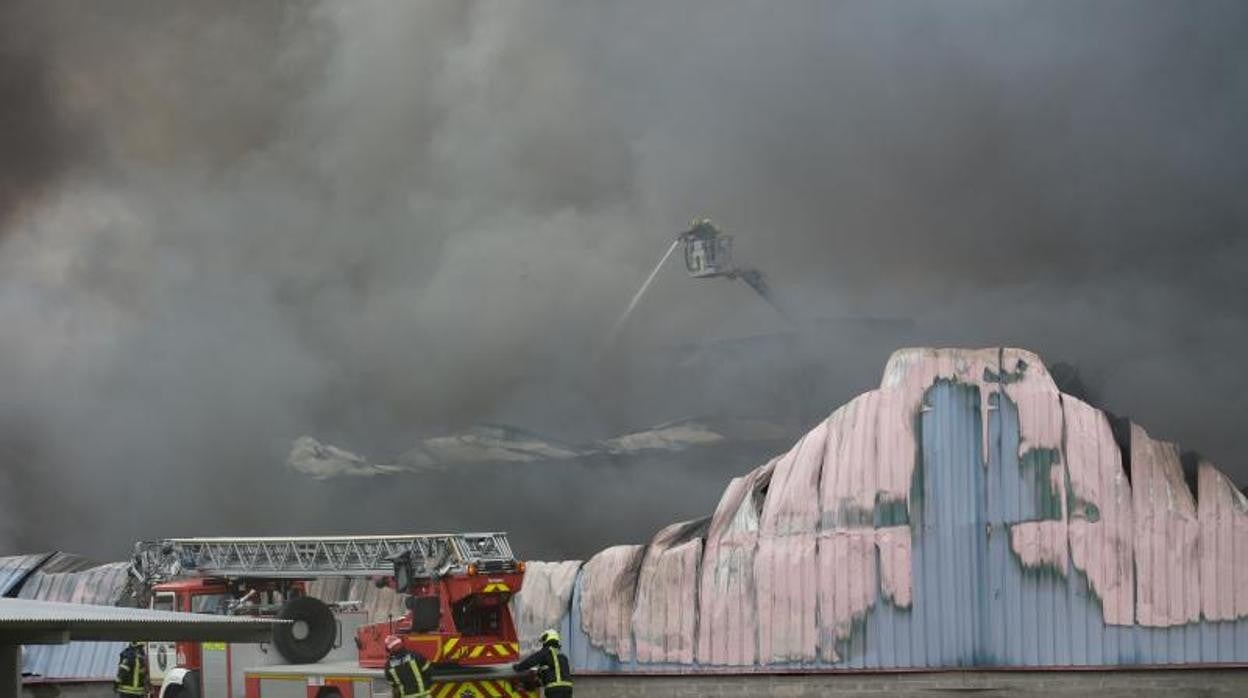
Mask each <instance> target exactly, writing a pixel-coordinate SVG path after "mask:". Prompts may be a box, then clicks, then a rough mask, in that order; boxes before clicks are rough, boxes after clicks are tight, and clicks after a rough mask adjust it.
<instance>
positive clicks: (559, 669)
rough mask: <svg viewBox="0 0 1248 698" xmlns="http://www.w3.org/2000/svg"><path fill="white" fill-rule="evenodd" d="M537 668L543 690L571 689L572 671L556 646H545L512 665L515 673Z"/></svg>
mask: <svg viewBox="0 0 1248 698" xmlns="http://www.w3.org/2000/svg"><path fill="white" fill-rule="evenodd" d="M533 667H538V669H537V675H538V678H540V679H541V680H542V686H543V687H544V688H571V687H572V669H571V667H569V666H568V658H567V656H565V655H564V654H563V653H562V652H560V651H559V647H558V645H547V646H545V647H543V648H541V649H539V650H537V651H536V652H534V653H533V654H530V655H529V656H527V657H525V658H524V659H523V660H521V661H520V663H519V664H516V665H514V666H513V667H512V668H514V669H515V670H516V671H528V670H529V669H532V668H533Z"/></svg>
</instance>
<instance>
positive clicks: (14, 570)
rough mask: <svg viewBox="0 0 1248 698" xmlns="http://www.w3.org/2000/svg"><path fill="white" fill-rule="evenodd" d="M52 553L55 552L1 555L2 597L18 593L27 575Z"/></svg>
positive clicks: (0, 578)
mask: <svg viewBox="0 0 1248 698" xmlns="http://www.w3.org/2000/svg"><path fill="white" fill-rule="evenodd" d="M52 555H53V553H37V554H34V555H10V556H8V557H0V597H2V596H11V595H13V594H15V593H17V589H18V587H20V586H21V585H22V582H23V581H25V580H26V577H27V576H28V575H29V574H30V573H31V572H33V571H35V569H36V568H38V567H39V565H41V564H43V563H44V561H46V560H47V559H48V558H50V557H51V556H52Z"/></svg>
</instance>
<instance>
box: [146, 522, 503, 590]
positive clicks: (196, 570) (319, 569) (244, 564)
mask: <svg viewBox="0 0 1248 698" xmlns="http://www.w3.org/2000/svg"><path fill="white" fill-rule="evenodd" d="M404 554H408V555H409V556H410V560H411V564H412V566H413V570H414V571H415V573H416V574H419V575H421V576H439V575H443V574H446V573H448V572H453V571H462V570H465V569H467V567H468V565H469V564H475V565H478V566H479V567H481V568H482V569H485V568H493V567H497V566H500V565H503V566H505V565H510V564H514V563H515V561H516V560H515V556H514V555H513V554H512V551H511V544H510V543H509V542H508V541H507V534H506V533H446V534H442V533H434V534H419V535H407V536H326V537H316V536H309V537H293V538H282V537H265V538H165V539H161V540H151V541H139V542H138V543H135V545H134V559H133V561H132V562H131V573H132V574H133V575H134V576H135V577H136V578H137V579H139V580H141V581H143V582H145V583H149V584H150V583H153V582H161V581H165V580H169V579H174V578H178V577H187V576H200V577H227V578H248V577H250V578H270V579H272V578H277V579H314V578H317V577H327V576H331V577H341V576H352V577H373V576H389V575H392V574H394V562H393V560H394V558H396V557H398V556H401V555H404Z"/></svg>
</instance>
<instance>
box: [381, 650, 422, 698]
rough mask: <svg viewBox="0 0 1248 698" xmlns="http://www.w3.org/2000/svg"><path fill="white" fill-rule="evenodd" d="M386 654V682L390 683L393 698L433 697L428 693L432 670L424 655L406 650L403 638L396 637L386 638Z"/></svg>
mask: <svg viewBox="0 0 1248 698" xmlns="http://www.w3.org/2000/svg"><path fill="white" fill-rule="evenodd" d="M386 653H387V654H389V655H390V661H389V662H387V663H386V680H387V681H389V682H390V690H391V691H392V692H393V693H394V698H429V697H430V696H431V695H433V694H431V693H430V692H429V685H430V684H431V683H433V670H432V667H431V665H430V664H429V660H427V659H425V657H424V655H422V654H421V653H419V652H413V651H411V650H409V649H407V647H405V646H404V645H403V638H401V637H399V636H398V635H387V636H386Z"/></svg>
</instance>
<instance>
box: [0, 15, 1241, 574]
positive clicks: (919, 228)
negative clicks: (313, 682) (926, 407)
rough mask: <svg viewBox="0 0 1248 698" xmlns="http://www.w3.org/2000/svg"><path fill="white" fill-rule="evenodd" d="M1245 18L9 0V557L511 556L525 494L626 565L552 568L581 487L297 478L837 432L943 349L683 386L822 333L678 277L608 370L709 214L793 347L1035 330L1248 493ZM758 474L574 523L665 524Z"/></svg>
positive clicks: (604, 534) (585, 530)
mask: <svg viewBox="0 0 1248 698" xmlns="http://www.w3.org/2000/svg"><path fill="white" fill-rule="evenodd" d="M1245 30H1248V10H1245V8H1244V7H1243V5H1242V4H1241V3H1234V2H1226V3H1222V2H1207V3H1201V4H1200V5H1199V7H1196V8H1188V7H1176V6H1173V5H1172V4H1170V3H1164V2H1157V3H1138V2H1133V3H1113V2H1109V3H1098V4H1097V5H1096V6H1095V7H1082V6H1077V5H1070V6H1067V5H1052V4H1050V3H1022V2H1017V3H974V2H965V3H943V2H942V3H932V4H915V3H889V2H884V3H880V2H861V3H841V4H829V3H822V2H819V3H796V4H788V5H786V7H785V8H783V10H782V11H777V9H776V8H773V7H769V6H764V5H762V4H749V3H740V4H724V3H720V2H707V3H692V4H690V3H682V4H681V6H679V7H676V6H669V5H667V4H663V3H641V4H637V3H629V4H628V5H627V6H614V5H613V6H609V7H600V6H576V7H571V6H568V5H566V4H560V3H538V4H526V5H525V6H524V7H523V8H521V7H518V6H514V5H512V4H509V3H503V2H470V3H453V4H447V5H439V6H426V5H412V6H402V7H394V6H390V5H385V4H380V3H378V4H372V3H351V4H341V3H322V2H296V3H280V4H279V3H255V2H232V3H213V4H212V5H205V6H201V5H193V6H192V5H187V6H179V7H171V6H169V5H168V4H167V3H154V2H137V1H136V2H120V3H118V2H111V3H107V4H92V5H91V6H88V7H83V6H81V5H79V4H73V5H71V4H61V3H48V2H34V1H33V0H13V1H12V2H8V3H5V4H4V7H3V8H2V9H0V40H2V41H3V47H2V50H0V97H3V102H4V103H5V104H6V105H7V106H6V108H5V109H4V114H3V116H0V228H2V229H3V230H2V236H0V323H2V324H3V328H4V332H3V333H2V335H0V336H2V337H3V339H2V340H0V342H2V344H0V353H2V354H3V355H4V357H5V360H4V361H3V362H2V363H0V458H2V459H3V460H2V465H0V509H2V510H3V512H4V514H3V515H2V516H0V550H8V549H42V548H64V549H73V550H81V551H83V552H87V553H92V554H95V555H97V556H100V557H104V558H108V557H113V556H119V555H122V554H125V552H126V551H127V550H128V544H129V542H130V541H132V540H133V539H136V538H141V537H151V536H154V535H171V534H212V533H222V534H224V533H252V534H254V533H274V534H280V533H315V532H343V528H344V526H347V527H350V528H353V529H354V530H365V531H376V530H382V529H399V528H409V527H412V526H418V525H419V526H424V525H427V524H432V525H436V527H437V528H440V529H441V528H453V527H460V526H462V527H466V528H489V527H494V525H496V523H497V517H496V516H495V515H494V514H493V512H495V511H497V507H496V506H494V504H493V503H494V502H499V501H509V502H510V504H511V506H513V507H515V508H516V509H517V510H520V511H524V512H526V513H527V514H528V516H530V517H534V518H543V519H545V520H546V521H547V522H548V525H543V526H534V527H533V528H532V529H530V530H532V533H531V534H529V535H527V537H526V539H518V540H517V541H516V542H517V546H518V549H520V550H522V551H526V552H528V553H529V554H532V555H540V556H562V555H573V556H575V555H581V554H584V553H586V552H588V551H590V550H593V549H596V548H599V547H601V546H602V545H604V544H606V543H607V542H608V541H609V540H611V539H612V536H613V531H611V530H609V528H610V527H608V526H603V527H594V526H582V527H580V528H579V529H578V530H576V531H573V532H563V533H562V534H560V535H561V536H563V537H562V538H559V542H558V543H549V542H548V541H549V540H554V537H553V536H551V537H548V536H546V535H544V532H545V531H550V530H554V529H557V528H559V523H558V522H557V521H551V520H550V519H549V517H553V516H554V514H553V512H554V511H556V510H558V507H555V506H549V505H548V502H549V500H550V498H551V497H552V495H551V492H550V490H549V488H547V487H546V486H540V485H537V484H534V485H532V486H529V487H523V488H520V489H519V490H516V489H514V488H513V489H512V490H509V491H507V492H503V491H501V490H500V491H495V492H485V491H483V490H488V489H489V488H491V486H492V484H491V483H492V482H494V481H493V480H491V479H489V478H487V479H486V480H484V481H474V482H469V481H468V480H467V479H466V478H461V479H451V480H440V481H430V480H425V481H422V482H420V483H416V482H411V483H409V484H407V485H406V486H405V490H404V491H403V492H400V493H395V494H393V495H391V494H389V493H384V494H379V495H378V502H377V504H376V505H375V506H370V507H361V511H359V512H355V511H352V512H350V513H349V514H346V515H344V511H343V507H342V505H341V502H342V501H343V500H344V497H345V495H344V492H345V489H343V486H340V485H330V484H325V485H324V486H322V487H319V488H311V487H306V486H304V485H302V484H299V483H294V482H292V481H290V479H289V478H287V477H286V476H285V475H283V474H279V472H278V471H280V469H281V467H282V462H283V458H284V456H285V454H286V453H287V451H288V449H289V446H290V443H291V442H292V441H293V440H294V439H295V438H296V437H298V436H300V435H303V434H313V435H316V436H318V437H319V438H322V439H324V440H326V441H327V442H330V443H335V444H341V445H342V446H343V447H345V448H349V449H351V450H353V451H355V452H358V453H363V454H365V455H366V456H367V457H369V458H371V459H373V460H375V461H379V462H384V461H385V460H386V459H389V458H391V457H393V456H394V455H396V454H398V453H399V452H401V450H402V449H404V448H406V447H407V445H409V444H411V443H413V442H415V441H416V440H417V439H418V438H423V437H426V436H430V435H437V434H440V433H447V432H452V431H455V430H458V429H461V428H463V427H465V426H467V425H468V424H471V423H475V422H479V421H487V420H488V421H500V422H505V423H513V424H517V425H519V426H523V427H528V428H530V429H534V430H536V431H539V432H543V433H554V435H556V436H562V437H564V438H569V439H572V440H591V439H594V438H601V437H603V436H607V435H610V434H616V433H621V432H624V431H627V430H629V429H636V428H642V427H648V426H650V425H653V424H655V423H658V422H661V421H664V420H665V419H671V418H677V417H683V416H688V415H690V414H698V413H702V412H713V411H715V410H719V409H732V410H734V411H754V412H757V413H761V414H786V415H791V419H792V422H793V423H794V424H798V423H803V422H809V421H812V420H814V419H817V418H818V417H817V415H815V414H814V413H813V412H811V410H812V409H813V408H812V407H810V406H812V405H819V406H824V405H828V404H839V403H840V402H843V401H845V400H846V399H848V398H849V397H850V396H852V395H853V394H855V393H856V392H859V391H860V390H862V389H865V388H867V387H869V385H870V383H871V382H872V375H873V373H874V371H875V366H876V363H877V361H878V358H877V357H878V356H879V352H880V351H885V350H889V349H891V348H893V347H895V346H896V345H898V344H899V343H901V342H903V341H905V342H913V341H915V339H916V337H908V338H906V339H905V340H897V339H895V338H893V337H891V336H884V337H878V336H877V337H874V338H873V339H872V340H871V341H870V342H867V343H859V342H857V341H854V340H853V339H852V338H848V337H843V338H842V339H841V340H840V341H839V342H837V343H833V344H828V343H826V342H823V341H822V340H820V341H813V342H809V343H808V344H807V345H801V346H798V347H796V348H786V349H783V350H777V349H775V347H774V346H773V347H771V348H768V346H766V345H763V346H759V347H758V348H756V349H754V350H752V351H753V352H754V354H752V355H751V356H750V357H749V358H750V359H751V360H750V361H745V362H741V361H736V362H734V363H732V364H731V366H729V367H726V368H723V369H721V370H705V371H700V372H696V373H695V372H692V371H689V372H684V371H682V370H680V368H681V366H682V365H681V364H675V366H676V368H673V364H672V363H671V362H670V358H671V355H670V354H669V353H667V352H665V351H661V349H662V348H666V347H670V346H679V345H689V344H693V345H697V344H700V343H705V342H706V341H708V340H717V339H723V338H732V337H743V336H752V335H762V334H767V333H771V332H774V331H777V330H781V329H786V328H785V327H784V325H783V323H782V321H781V320H780V319H779V318H778V317H777V316H776V315H775V314H774V313H773V312H772V310H771V309H770V308H768V307H767V306H766V305H765V304H762V303H760V302H759V301H758V300H757V299H756V298H754V297H753V296H752V295H751V293H750V292H749V290H748V289H747V288H745V287H744V286H743V285H740V284H729V283H727V282H723V283H721V282H705V283H704V282H693V281H689V280H687V279H684V278H682V275H681V273H680V272H679V271H678V270H677V269H675V268H670V269H667V270H666V271H665V272H664V273H663V274H661V275H660V277H659V279H658V281H657V282H656V285H655V287H654V288H653V290H652V292H651V295H650V296H649V297H648V298H647V299H645V301H644V302H643V304H642V306H641V308H640V309H639V310H638V312H637V313H636V315H635V316H634V318H633V321H632V324H631V325H630V326H629V327H628V328H627V330H626V332H625V334H624V336H623V338H622V343H621V345H620V346H618V347H614V348H612V349H611V350H609V351H605V352H604V351H603V350H602V347H600V346H599V344H600V342H601V341H602V339H603V338H604V337H605V336H606V334H607V331H608V329H609V328H610V326H611V324H612V322H613V321H614V319H615V317H616V315H617V314H618V312H619V311H620V310H621V309H622V307H623V305H624V304H625V303H626V302H627V299H628V297H629V294H630V293H631V292H632V291H633V290H634V289H635V287H636V285H637V283H638V282H639V281H640V280H641V279H642V278H644V276H645V274H646V272H647V270H648V269H649V267H650V266H651V265H652V264H653V263H654V262H655V260H656V258H657V256H658V255H659V254H660V253H661V252H662V250H663V249H664V247H665V246H666V244H667V241H668V240H669V239H670V237H669V236H670V235H672V234H674V233H675V232H676V231H678V230H679V229H680V228H682V227H683V226H684V225H685V224H686V222H687V221H688V219H689V218H690V217H692V216H695V215H702V214H706V215H710V216H712V217H713V218H714V219H715V220H716V222H717V223H718V224H719V225H720V226H721V227H722V228H723V229H724V230H726V231H727V232H729V233H734V234H736V235H737V237H738V240H737V243H738V244H737V252H738V254H739V256H740V257H741V258H742V259H745V260H748V261H750V262H752V263H754V264H756V265H757V266H759V267H760V268H761V269H763V270H764V271H765V272H766V273H767V274H768V276H769V278H770V280H771V282H772V286H773V287H774V288H775V289H776V291H777V292H778V293H780V294H782V295H784V296H785V297H786V299H788V300H789V301H790V303H791V304H792V305H793V306H794V307H795V308H796V309H797V312H796V313H795V315H796V316H797V317H798V323H797V324H798V329H797V331H798V333H799V334H800V332H801V331H804V328H808V327H809V326H810V325H809V323H810V322H812V321H815V320H817V319H820V318H829V317H830V318H837V317H842V316H862V315H886V316H901V317H912V318H915V321H916V325H915V328H914V334H915V335H917V338H921V342H922V343H925V344H926V343H936V342H947V343H959V344H963V343H976V344H994V343H1012V344H1019V345H1027V346H1032V347H1035V348H1037V349H1038V350H1041V351H1043V352H1045V353H1046V354H1047V355H1049V356H1054V357H1061V358H1063V359H1065V360H1067V361H1070V362H1072V363H1074V364H1076V365H1079V366H1080V367H1081V369H1082V371H1083V375H1084V377H1085V379H1087V380H1089V381H1090V382H1092V383H1094V384H1095V386H1096V387H1097V389H1098V390H1099V391H1100V392H1101V394H1102V395H1103V398H1104V400H1105V402H1106V404H1108V405H1110V406H1111V407H1112V408H1113V409H1114V410H1115V411H1117V412H1121V413H1130V414H1131V415H1132V416H1133V417H1135V418H1136V419H1137V420H1138V421H1140V422H1142V423H1148V424H1157V425H1164V428H1165V430H1166V431H1165V432H1164V433H1163V434H1162V436H1164V437H1166V438H1179V439H1182V440H1183V441H1185V442H1189V443H1200V444H1202V445H1203V446H1204V448H1206V449H1207V452H1208V455H1209V457H1210V458H1211V459H1212V460H1215V461H1217V462H1219V463H1221V464H1222V465H1223V466H1224V467H1225V468H1226V472H1227V473H1228V474H1230V475H1231V476H1232V479H1241V478H1242V476H1243V475H1244V470H1243V467H1244V466H1243V461H1242V456H1241V454H1240V450H1239V443H1238V442H1239V434H1238V431H1239V425H1240V424H1242V423H1243V421H1244V417H1245V416H1248V414H1246V413H1245V402H1244V397H1243V396H1244V395H1245V394H1248V383H1246V380H1248V379H1245V377H1244V374H1243V372H1242V370H1240V360H1239V347H1241V346H1243V345H1244V340H1245V339H1246V338H1248V324H1246V323H1248V320H1246V319H1245V318H1248V313H1245V312H1244V311H1245V306H1244V303H1245V300H1244V299H1245V298H1248V293H1246V292H1245V291H1246V289H1245V286H1244V284H1245V280H1244V275H1243V274H1242V270H1243V269H1244V268H1245V266H1248V264H1246V259H1245V256H1246V254H1248V248H1246V243H1245V239H1246V238H1245V237H1244V236H1243V235H1242V234H1241V231H1242V229H1243V227H1244V220H1245V209H1244V207H1245V205H1246V204H1245V203H1244V201H1245V199H1244V197H1243V196H1242V195H1241V193H1242V192H1241V191H1240V189H1242V182H1243V181H1244V179H1245V174H1248V173H1246V172H1245V167H1248V165H1246V164H1245V163H1248V158H1246V157H1244V156H1245V145H1246V143H1245V138H1246V136H1245V131H1244V129H1243V128H1242V124H1243V123H1244V121H1245V117H1246V116H1248V114H1245V111H1246V108H1248V107H1246V104H1248V102H1246V99H1245V90H1248V87H1246V86H1245V82H1244V79H1243V74H1242V73H1243V71H1242V69H1241V68H1240V66H1241V65H1242V64H1243V63H1244V60H1243V59H1244V50H1245V49H1244V46H1243V41H1242V37H1243V36H1244V34H1245ZM833 335H834V336H836V333H835V332H833ZM595 357H597V359H595ZM741 365H749V366H755V367H757V368H756V369H754V370H756V371H757V373H754V374H751V375H749V376H744V375H743V374H741V373H740V372H739V371H738V370H737V367H739V366H741ZM673 374H676V375H678V376H679V378H680V380H671V378H672V376H673ZM695 378H696V379H695ZM759 386H763V388H762V389H760V388H759ZM767 386H770V388H768V387H767ZM775 386H803V387H802V388H801V390H806V391H807V393H802V394H799V389H798V388H793V389H792V390H788V389H776V388H775ZM807 386H814V387H807ZM795 405H796V407H795ZM558 432H563V433H558ZM751 458H752V456H751ZM748 462H750V461H748V460H745V458H744V457H742V460H741V461H739V462H731V463H724V464H723V470H722V471H716V472H714V473H711V474H709V475H708V476H707V477H705V478H694V477H684V476H682V477H683V478H684V480H686V481H687V482H685V484H683V485H682V486H681V487H679V488H675V489H671V488H667V487H666V484H667V480H666V479H665V478H664V477H663V476H662V475H659V474H652V475H646V476H644V478H643V477H642V476H638V477H639V481H638V482H635V483H633V484H632V485H627V484H626V485H625V487H627V488H630V489H628V490H627V491H628V492H635V493H636V497H635V498H626V497H624V496H620V495H619V494H608V495H603V494H601V493H600V488H599V486H598V483H599V472H598V471H586V472H580V473H575V474H570V475H569V476H568V478H567V480H566V481H565V482H561V483H560V485H559V487H558V489H557V490H556V492H555V494H554V498H556V499H565V500H573V499H575V500H577V501H582V502H588V503H589V504H588V505H587V506H590V507H597V508H599V509H607V508H610V507H615V508H616V509H618V510H619V515H618V516H617V517H616V518H619V516H624V515H626V514H627V515H628V516H632V517H636V518H638V519H644V521H641V522H640V523H639V527H640V526H641V525H644V526H645V527H646V529H647V530H652V529H653V528H654V527H655V526H656V525H658V524H659V523H660V522H663V521H668V520H674V519H676V518H687V517H690V516H695V515H697V514H699V513H703V512H704V508H701V507H702V503H701V502H700V501H699V502H697V503H696V507H698V508H697V509H696V510H693V511H690V510H689V509H694V508H695V505H688V506H685V505H683V504H682V502H684V501H685V500H689V499H690V498H692V497H694V496H695V495H696V493H697V492H700V491H705V490H706V489H707V488H708V487H709V488H718V487H719V486H720V484H721V482H722V477H723V475H724V473H725V472H740V471H742V470H744V469H745V466H746V464H747V463H748ZM654 472H655V473H658V471H657V469H656V470H655V471H654ZM621 479H623V480H627V478H621ZM507 481H508V482H509V483H510V482H512V479H511V478H510V477H509V478H507ZM686 485H687V486H686ZM136 490H141V491H142V492H143V495H142V504H141V505H138V506H136V505H135V503H134V493H135V492H136ZM430 492H438V493H439V494H437V495H432V494H429V493H430ZM512 492H520V493H523V495H524V498H523V499H508V496H507V495H510V494H511V493H512ZM391 497H392V498H393V499H391ZM393 500H398V501H399V502H401V503H402V504H403V507H398V506H397V505H396V504H394V501H393ZM274 502H281V503H282V504H283V505H282V506H280V507H277V506H274V504H273V503H274ZM413 512H415V513H413ZM70 513H72V515H70ZM608 519H610V517H608ZM344 520H345V521H347V522H349V523H348V524H344ZM83 521H88V522H90V524H91V525H89V526H83V525H82V522H83ZM1028 535H1030V534H1028Z"/></svg>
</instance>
